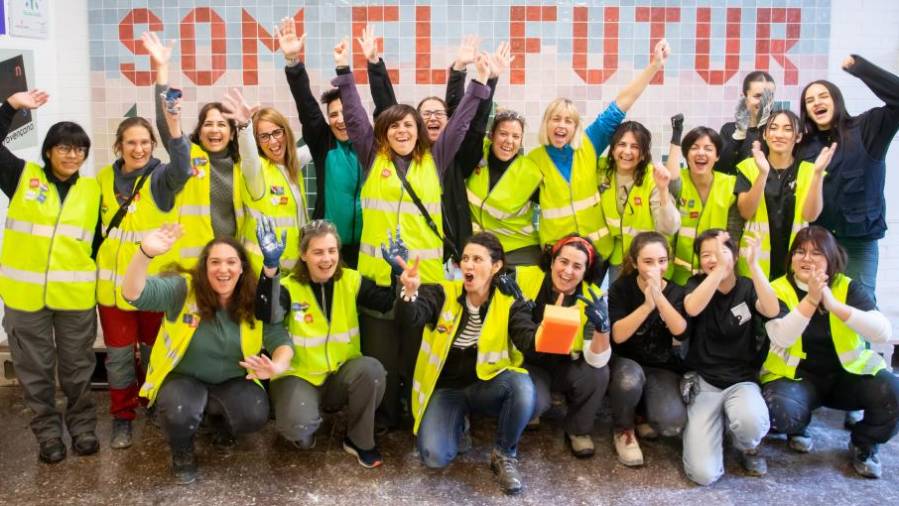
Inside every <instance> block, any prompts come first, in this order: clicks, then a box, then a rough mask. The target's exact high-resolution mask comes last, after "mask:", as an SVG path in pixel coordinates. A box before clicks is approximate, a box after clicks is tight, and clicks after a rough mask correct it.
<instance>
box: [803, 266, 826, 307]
mask: <svg viewBox="0 0 899 506" xmlns="http://www.w3.org/2000/svg"><path fill="white" fill-rule="evenodd" d="M825 288H827V273H826V272H825V271H823V270H818V269H814V270H813V271H812V274H811V276H809V278H808V296H809V298H811V299H812V302H813V303H814V304H815V305H818V304H820V303H821V300H822V297H823V296H824V289H825Z"/></svg>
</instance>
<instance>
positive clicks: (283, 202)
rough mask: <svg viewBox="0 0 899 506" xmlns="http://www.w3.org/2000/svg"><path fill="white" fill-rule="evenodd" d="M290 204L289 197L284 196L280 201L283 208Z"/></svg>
mask: <svg viewBox="0 0 899 506" xmlns="http://www.w3.org/2000/svg"><path fill="white" fill-rule="evenodd" d="M288 202H290V199H288V198H287V195H284V196H282V197H281V200H280V201H279V203H280V204H281V205H282V206H286V205H287V203H288Z"/></svg>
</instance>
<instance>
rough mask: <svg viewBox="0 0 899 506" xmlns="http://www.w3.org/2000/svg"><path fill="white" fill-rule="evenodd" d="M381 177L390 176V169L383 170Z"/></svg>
mask: <svg viewBox="0 0 899 506" xmlns="http://www.w3.org/2000/svg"><path fill="white" fill-rule="evenodd" d="M381 177H390V169H384V170H382V171H381Z"/></svg>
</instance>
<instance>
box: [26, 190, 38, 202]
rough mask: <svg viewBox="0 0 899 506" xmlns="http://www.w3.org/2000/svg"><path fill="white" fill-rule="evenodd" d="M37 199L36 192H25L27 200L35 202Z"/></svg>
mask: <svg viewBox="0 0 899 506" xmlns="http://www.w3.org/2000/svg"><path fill="white" fill-rule="evenodd" d="M36 198H37V192H36V191H34V190H28V191H26V192H25V200H34V199H36Z"/></svg>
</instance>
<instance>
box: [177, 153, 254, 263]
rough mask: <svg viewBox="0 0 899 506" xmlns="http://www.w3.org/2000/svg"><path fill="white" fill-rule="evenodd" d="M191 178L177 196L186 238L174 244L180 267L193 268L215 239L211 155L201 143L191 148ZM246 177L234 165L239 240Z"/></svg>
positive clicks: (235, 205) (232, 184)
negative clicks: (242, 192) (243, 188)
mask: <svg viewBox="0 0 899 506" xmlns="http://www.w3.org/2000/svg"><path fill="white" fill-rule="evenodd" d="M190 163H191V171H192V174H191V177H190V178H189V179H188V180H187V183H185V184H184V188H182V189H181V192H179V193H178V196H177V197H175V210H176V211H175V212H176V213H177V214H178V222H179V223H180V224H181V226H182V227H183V228H184V235H183V236H182V237H181V239H178V242H177V243H175V248H177V251H178V255H179V256H180V258H178V262H179V264H181V266H182V267H184V268H185V269H190V268H191V267H193V266H194V264H196V263H197V258H199V256H200V252H201V251H202V250H203V247H205V246H206V243H208V242H209V241H211V240H212V239H213V238H214V237H215V233H214V231H213V229H212V200H211V196H210V192H211V188H210V184H211V177H210V172H211V171H212V164H211V163H210V161H209V154H208V153H206V151H205V150H204V149H203V147H202V146H200V145H198V144H191V145H190ZM242 180H243V176H242V175H241V172H240V164H239V163H235V164H234V170H233V171H232V173H231V186H232V189H231V190H232V192H231V198H232V203H231V204H232V206H233V207H234V220H235V226H236V227H237V234H236V237H237V238H240V236H241V231H242V227H243V221H244V210H243V204H242V203H241V187H242V183H241V181H242Z"/></svg>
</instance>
